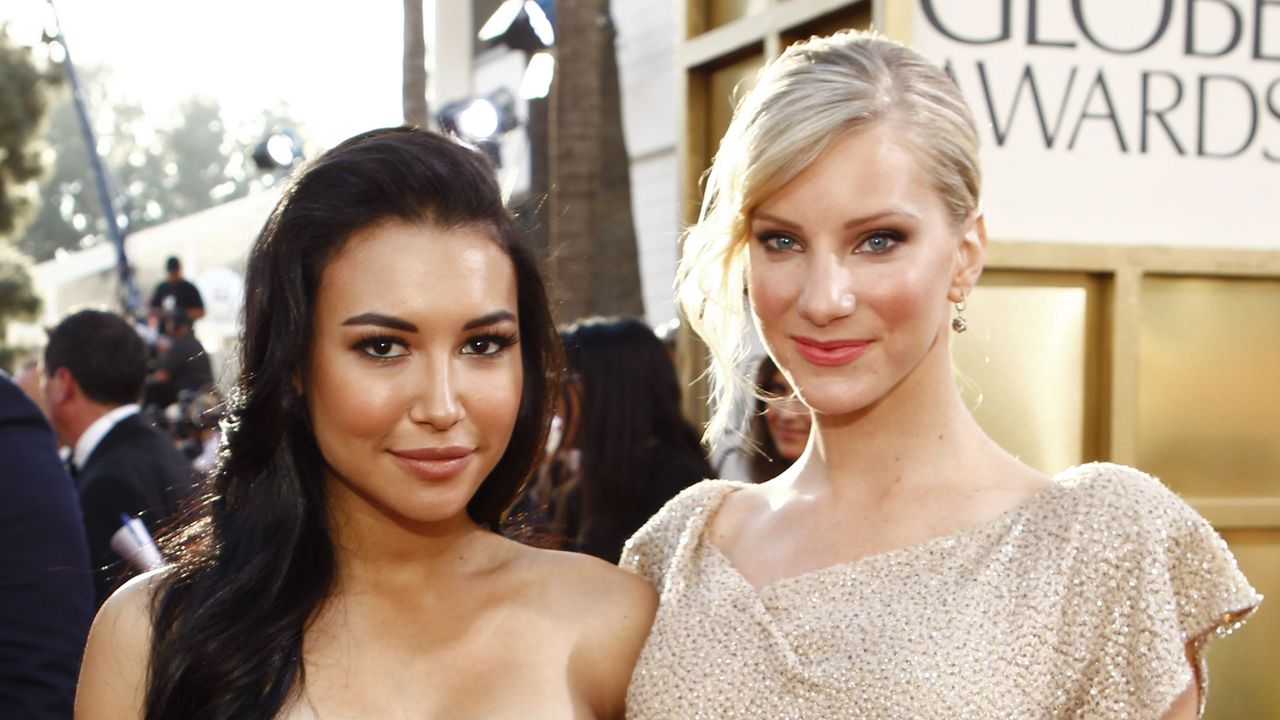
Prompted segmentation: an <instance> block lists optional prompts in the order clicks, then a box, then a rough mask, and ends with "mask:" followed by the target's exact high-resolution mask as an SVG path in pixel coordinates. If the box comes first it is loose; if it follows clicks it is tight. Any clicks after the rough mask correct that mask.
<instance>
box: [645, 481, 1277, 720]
mask: <svg viewBox="0 0 1280 720" xmlns="http://www.w3.org/2000/svg"><path fill="white" fill-rule="evenodd" d="M738 487H741V484H740V483H734V482H728V481H723V480H709V481H706V482H703V483H700V484H698V485H695V486H693V487H691V488H689V489H688V490H686V491H685V492H684V493H682V494H681V495H679V496H677V497H676V498H674V499H673V500H671V502H669V503H668V504H667V506H666V507H665V508H663V510H662V511H661V512H659V513H658V514H657V515H656V516H655V517H654V518H653V519H651V520H650V521H649V523H648V524H647V525H645V526H644V527H643V528H641V529H640V530H639V532H637V533H636V535H635V536H634V537H633V538H632V539H631V540H630V541H629V542H628V543H627V545H626V548H625V550H624V552H623V556H622V561H621V565H622V566H623V567H624V568H626V569H628V570H631V571H632V572H635V573H637V574H639V575H641V576H642V577H644V578H646V579H648V581H649V582H650V583H651V584H652V585H653V586H654V587H655V588H656V589H657V590H658V593H659V595H660V598H661V600H660V605H659V608H658V614H657V617H656V619H655V621H654V626H653V631H652V633H651V634H650V636H649V640H648V642H647V643H646V645H645V648H644V650H643V652H642V653H641V656H640V660H639V663H638V664H637V666H636V671H635V674H634V676H633V677H632V681H631V688H630V690H629V692H628V701H627V717H628V718H631V720H659V719H661V720H671V719H672V718H691V719H704V718H705V719H708V720H710V719H712V718H716V719H724V720H727V719H730V718H769V719H770V720H774V719H781V718H807V719H816V718H947V719H952V718H1159V717H1160V716H1161V715H1162V714H1163V713H1164V711H1165V710H1166V709H1167V708H1168V706H1169V705H1170V704H1171V703H1172V702H1173V700H1174V698H1176V697H1177V696H1178V695H1179V694H1180V693H1181V691H1182V690H1183V689H1185V688H1186V686H1187V684H1188V683H1190V682H1191V678H1192V671H1191V665H1190V664H1189V663H1188V662H1187V659H1186V652H1185V649H1184V648H1185V647H1186V646H1187V644H1188V643H1189V642H1190V643H1192V644H1193V646H1194V647H1195V648H1196V655H1197V657H1196V662H1198V663H1200V664H1201V667H1202V668H1203V650H1204V648H1205V645H1207V643H1208V642H1209V640H1211V639H1212V638H1214V637H1218V636H1221V635H1223V634H1226V633H1228V632H1230V631H1231V630H1232V629H1234V628H1235V627H1236V626H1238V625H1239V623H1240V622H1241V621H1242V619H1243V618H1244V617H1245V616H1246V615H1247V614H1248V613H1249V612H1251V611H1252V610H1253V608H1255V607H1256V606H1257V605H1258V603H1259V602H1260V601H1261V599H1262V598H1261V596H1259V595H1258V594H1257V593H1256V592H1255V591H1254V589H1253V588H1252V587H1251V586H1250V585H1249V583H1248V581H1247V580H1246V579H1245V577H1244V575H1242V574H1241V573H1240V570H1239V569H1238V568H1237V567H1236V562H1235V558H1234V557H1233V556H1232V555H1231V552H1230V551H1229V550H1228V549H1227V546H1226V543H1225V542H1223V540H1222V539H1221V538H1220V537H1219V536H1218V534H1217V533H1216V532H1214V530H1213V529H1212V528H1211V527H1210V526H1209V524H1208V523H1207V522H1206V521H1205V520H1204V519H1203V518H1202V517H1200V516H1199V515H1198V514H1197V513H1196V512H1195V511H1194V510H1192V509H1191V508H1190V507H1189V506H1188V505H1187V504H1186V503H1185V502H1183V501H1182V500H1181V499H1179V498H1178V497H1177V496H1176V495H1175V494H1174V493H1173V492H1171V491H1170V490H1168V489H1167V488H1166V487H1165V486H1164V485H1163V484H1161V483H1160V481H1158V480H1156V479H1154V478H1152V477H1150V476H1148V475H1145V474H1143V473H1141V472H1139V471H1137V470H1134V469H1132V468H1128V467H1124V466H1120V465H1113V464H1105V463H1094V464H1090V465H1084V466H1080V467H1077V468H1072V469H1070V470H1067V471H1065V472H1063V473H1060V474H1059V475H1057V476H1056V477H1055V478H1054V482H1053V484H1052V485H1051V486H1050V487H1048V488H1047V489H1045V490H1043V491H1040V492H1039V493H1037V494H1036V495H1034V496H1033V497H1032V498H1031V499H1030V500H1028V501H1027V502H1025V503H1024V504H1023V505H1021V506H1019V507H1017V508H1014V509H1013V510H1011V511H1009V512H1007V513H1005V514H1003V515H1001V516H1000V517H998V518H996V519H995V520H992V521H990V522H989V523H985V524H982V525H979V526H977V527H973V528H968V529H965V530H962V531H960V532H957V533H954V534H951V535H947V536H943V537H937V538H933V539H930V540H927V541H925V542H924V543H921V544H919V545H913V546H911V547H906V548H901V549H897V550H892V551H889V552H886V553H882V554H878V555H873V556H870V557H866V558H863V559H860V560H858V561H855V562H852V563H846V564H841V565H836V566H833V567H829V568H825V569H821V570H817V571H814V572H809V573H805V574H803V575H799V576H796V577H791V578H786V579H783V580H780V581H777V582H775V583H773V584H770V585H768V586H766V587H764V588H762V589H760V590H759V591H757V590H756V589H755V588H754V587H753V586H751V585H750V584H749V583H748V582H747V580H746V579H745V578H744V577H742V575H740V574H739V573H738V571H737V570H736V569H735V568H734V567H733V565H732V564H731V563H730V562H729V560H728V559H727V558H726V557H725V556H724V555H723V554H722V553H721V552H720V551H719V550H718V549H717V548H716V547H715V546H714V545H713V544H711V542H710V541H709V540H708V539H707V537H706V528H707V525H708V522H709V520H710V518H711V517H712V516H713V515H714V514H715V512H716V510H717V509H718V508H719V507H720V504H721V502H722V501H723V500H724V498H725V496H726V495H727V494H729V493H730V492H732V491H734V490H735V489H736V488H738ZM1200 677H1201V697H1202V698H1203V697H1204V695H1205V691H1206V689H1207V688H1206V687H1205V682H1206V680H1207V674H1205V673H1204V672H1202V673H1201V674H1200Z"/></svg>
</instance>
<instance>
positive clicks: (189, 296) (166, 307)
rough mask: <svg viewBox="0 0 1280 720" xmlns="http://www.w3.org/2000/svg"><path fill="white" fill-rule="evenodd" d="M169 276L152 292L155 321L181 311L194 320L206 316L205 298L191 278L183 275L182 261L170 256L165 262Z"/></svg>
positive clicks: (153, 317)
mask: <svg viewBox="0 0 1280 720" xmlns="http://www.w3.org/2000/svg"><path fill="white" fill-rule="evenodd" d="M164 269H165V270H166V271H167V272H168V273H169V278H168V279H167V280H164V281H163V282H161V283H159V284H157V285H156V289H155V291H154V292H152V293H151V317H152V319H153V320H155V321H157V322H158V321H159V320H160V318H162V317H164V316H165V315H171V314H173V313H174V312H176V311H181V312H182V313H183V314H184V315H186V316H187V317H188V318H190V319H191V321H192V322H194V321H196V320H199V319H200V318H202V317H204V299H203V298H201V297H200V291H199V290H198V289H196V286H195V285H193V284H192V283H191V282H190V281H189V280H187V279H186V278H184V277H182V261H180V260H178V258H176V257H170V258H169V259H168V260H166V261H165V263H164Z"/></svg>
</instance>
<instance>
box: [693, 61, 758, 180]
mask: <svg viewBox="0 0 1280 720" xmlns="http://www.w3.org/2000/svg"><path fill="white" fill-rule="evenodd" d="M763 66H764V56H763V55H761V54H760V53H759V52H756V53H753V54H750V55H747V56H745V57H741V58H738V59H736V60H733V61H731V62H728V63H725V64H723V65H720V66H718V67H716V68H714V69H712V70H711V71H710V72H708V73H707V74H708V80H709V83H708V84H709V87H708V88H707V91H708V95H707V102H708V103H709V104H710V107H709V108H707V138H708V141H709V142H708V143H707V147H708V148H710V149H711V152H712V153H713V154H714V153H715V152H716V149H717V148H719V146H720V138H722V137H724V132H725V130H728V129H729V121H730V120H732V119H733V109H734V108H735V107H737V105H738V101H739V100H740V99H741V98H742V96H743V95H745V94H747V92H748V91H750V90H751V88H753V87H755V84H756V73H758V72H760V68H761V67H763ZM710 165H711V158H707V166H710Z"/></svg>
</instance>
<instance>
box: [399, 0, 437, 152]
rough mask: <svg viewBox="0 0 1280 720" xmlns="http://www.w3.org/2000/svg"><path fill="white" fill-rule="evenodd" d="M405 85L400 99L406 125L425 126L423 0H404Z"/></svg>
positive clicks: (425, 42) (425, 92)
mask: <svg viewBox="0 0 1280 720" xmlns="http://www.w3.org/2000/svg"><path fill="white" fill-rule="evenodd" d="M403 74H404V84H403V86H402V90H401V99H402V102H403V105H404V122H405V124H406V125H417V126H419V127H427V123H428V120H429V118H430V115H428V114H427V41H426V38H425V37H424V33H423V29H422V0H404V66H403Z"/></svg>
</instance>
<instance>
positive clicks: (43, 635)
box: [0, 373, 93, 720]
mask: <svg viewBox="0 0 1280 720" xmlns="http://www.w3.org/2000/svg"><path fill="white" fill-rule="evenodd" d="M90 578H91V575H90V572H89V554H88V550H87V549H86V546H85V539H84V528H83V527H82V526H81V523H80V508H79V507H78V505H77V504H76V493H75V488H74V487H73V486H72V484H71V478H69V477H67V471H66V468H64V467H63V466H62V462H61V460H60V459H59V458H58V447H57V444H56V443H55V442H54V439H53V432H52V431H51V430H50V429H49V425H48V423H46V422H45V418H44V415H42V414H41V413H40V410H39V409H37V408H36V406H35V404H33V403H32V401H31V400H30V399H29V398H28V397H27V396H26V395H24V394H23V393H22V391H21V390H19V389H18V387H17V386H15V385H14V384H13V383H12V382H10V381H9V379H8V378H6V377H4V376H3V373H0V717H3V718H40V719H41V720H45V719H47V720H54V719H55V718H56V719H59V720H70V718H71V706H72V702H73V700H74V698H75V687H76V674H77V673H78V671H79V669H80V654H81V652H82V651H83V650H84V643H85V637H86V636H88V634H89V621H90V620H92V619H93V586H92V582H91V579H90Z"/></svg>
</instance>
